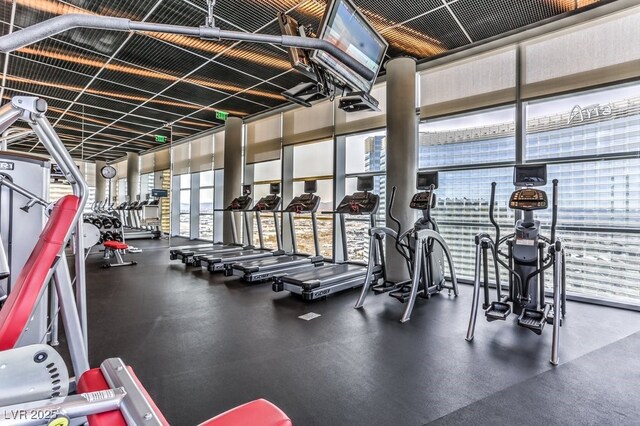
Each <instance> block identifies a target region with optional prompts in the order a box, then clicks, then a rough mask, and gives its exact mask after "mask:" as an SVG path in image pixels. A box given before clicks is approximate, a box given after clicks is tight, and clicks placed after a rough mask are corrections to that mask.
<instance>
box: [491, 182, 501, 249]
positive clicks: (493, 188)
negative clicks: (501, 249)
mask: <svg viewBox="0 0 640 426" xmlns="http://www.w3.org/2000/svg"><path fill="white" fill-rule="evenodd" d="M496 185H497V184H496V183H495V182H491V201H489V220H490V221H491V224H492V225H493V227H494V228H496V247H497V245H498V244H500V225H498V222H496V218H495V217H493V210H494V204H495V202H496Z"/></svg>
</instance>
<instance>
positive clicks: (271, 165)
mask: <svg viewBox="0 0 640 426" xmlns="http://www.w3.org/2000/svg"><path fill="white" fill-rule="evenodd" d="M281 172H282V162H281V161H280V160H274V161H265V162H264V163H256V164H254V165H253V181H254V182H267V181H275V180H280V175H281V174H282V173H281ZM256 200H257V198H256Z"/></svg>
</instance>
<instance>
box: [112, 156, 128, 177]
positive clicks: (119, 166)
mask: <svg viewBox="0 0 640 426" xmlns="http://www.w3.org/2000/svg"><path fill="white" fill-rule="evenodd" d="M112 166H113V167H115V169H116V177H115V179H114V180H118V179H125V178H126V177H127V160H123V161H119V162H117V163H114V164H112Z"/></svg>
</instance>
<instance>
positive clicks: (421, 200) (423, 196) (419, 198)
mask: <svg viewBox="0 0 640 426" xmlns="http://www.w3.org/2000/svg"><path fill="white" fill-rule="evenodd" d="M429 194H430V192H429V191H425V192H418V193H417V194H414V195H413V198H412V199H411V204H409V207H411V208H412V209H415V210H427V209H428V208H429V201H431V208H435V206H436V194H435V193H431V194H432V195H431V200H429Z"/></svg>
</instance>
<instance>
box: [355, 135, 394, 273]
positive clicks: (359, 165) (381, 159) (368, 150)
mask: <svg viewBox="0 0 640 426" xmlns="http://www.w3.org/2000/svg"><path fill="white" fill-rule="evenodd" d="M345 160H346V161H345V163H346V164H345V172H346V176H347V177H346V179H345V194H353V193H354V192H356V190H357V182H358V176H364V175H367V176H371V175H373V176H374V188H373V191H372V192H373V193H374V194H378V195H379V196H380V206H379V208H378V213H377V214H376V215H375V220H376V225H377V226H384V225H385V205H386V169H387V138H386V131H385V130H379V131H374V132H368V133H361V134H357V135H350V136H347V137H346V138H345ZM345 222H346V230H345V231H346V235H347V255H348V258H349V260H360V261H366V260H367V258H368V256H369V234H368V229H369V227H370V226H371V225H370V223H371V222H370V216H347V217H346V218H345Z"/></svg>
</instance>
